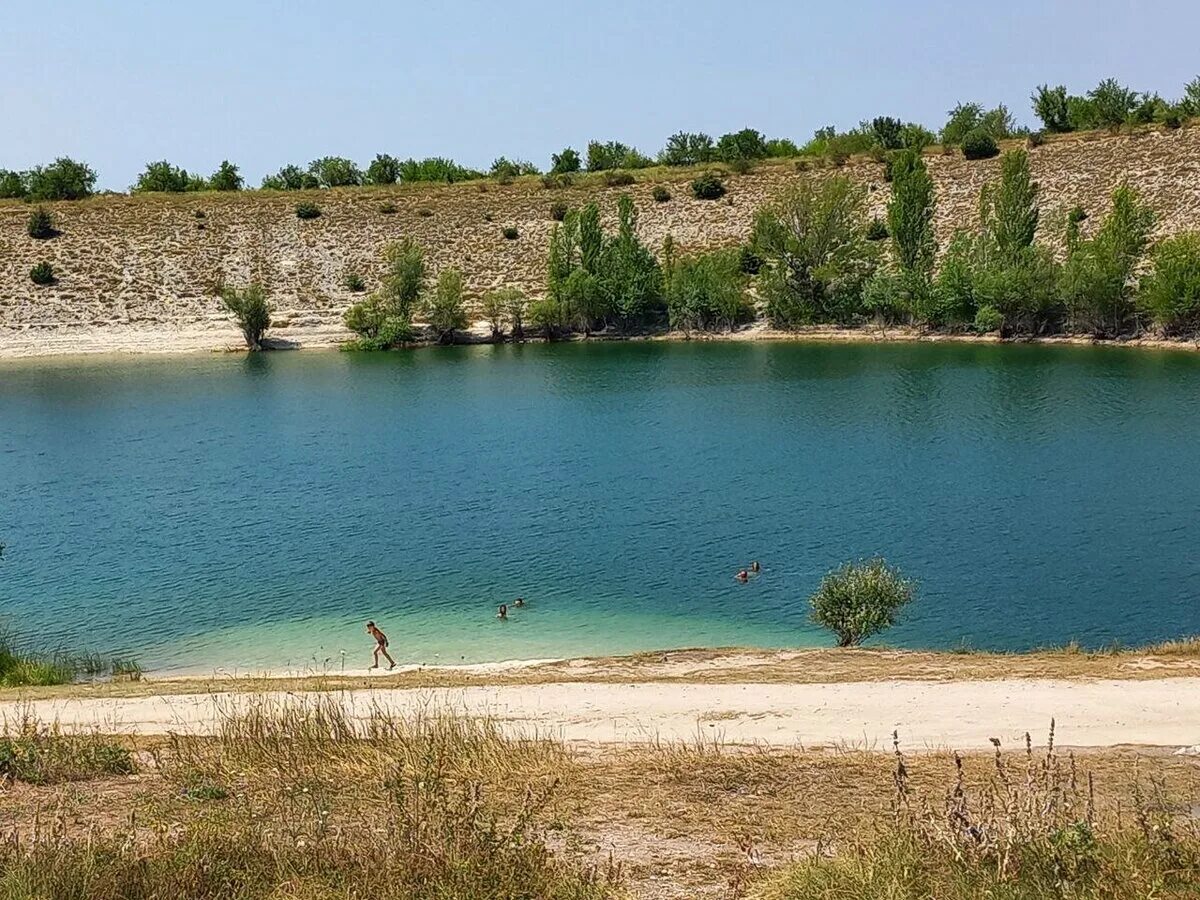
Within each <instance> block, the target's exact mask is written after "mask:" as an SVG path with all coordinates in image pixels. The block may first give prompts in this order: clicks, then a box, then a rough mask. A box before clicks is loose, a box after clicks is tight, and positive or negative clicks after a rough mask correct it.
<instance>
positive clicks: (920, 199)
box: [887, 150, 937, 282]
mask: <svg viewBox="0 0 1200 900" xmlns="http://www.w3.org/2000/svg"><path fill="white" fill-rule="evenodd" d="M934 203H935V201H934V196H933V179H932V178H930V177H929V170H928V168H927V167H926V166H925V160H924V159H922V158H921V155H920V154H919V153H916V152H915V151H912V150H903V151H901V152H900V153H898V154H897V155H896V158H895V160H894V161H893V163H892V199H891V202H890V203H889V204H888V213H887V220H888V234H889V235H891V238H892V250H893V252H894V253H895V254H896V262H897V264H898V265H899V266H900V270H901V271H902V272H903V273H905V274H906V275H909V276H911V277H913V278H916V279H920V280H923V281H926V282H928V280H929V278H930V276H931V274H932V271H933V258H934V255H935V254H936V253H937V242H936V240H935V238H934V233H933V213H934Z"/></svg>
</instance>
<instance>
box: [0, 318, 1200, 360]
mask: <svg viewBox="0 0 1200 900" xmlns="http://www.w3.org/2000/svg"><path fill="white" fill-rule="evenodd" d="M287 321H288V322H289V324H287V325H285V326H282V327H276V328H273V329H272V330H271V332H270V336H269V340H268V344H269V345H271V346H273V347H274V348H275V349H281V350H313V349H320V350H328V349H331V348H334V347H337V346H338V345H339V344H341V343H343V342H344V341H346V340H348V339H350V338H352V337H353V335H352V334H351V333H350V332H349V331H347V330H346V329H345V328H344V327H343V326H342V325H341V322H340V321H338V320H336V319H320V320H312V319H310V320H308V321H305V320H303V319H299V320H287ZM489 334H490V328H489V326H488V324H487V323H486V322H482V321H480V322H476V323H474V325H472V326H471V328H470V330H469V331H468V332H467V335H468V336H469V340H470V341H471V342H476V343H478V342H483V341H486V340H487V338H488V336H489ZM593 339H594V340H606V339H607V338H605V337H604V336H603V335H600V336H597V337H595V338H593ZM631 340H652V341H820V342H838V343H894V342H922V343H960V344H999V343H1027V344H1049V345H1069V346H1088V345H1096V346H1106V347H1137V348H1142V349H1153V350H1192V351H1195V350H1200V341H1167V340H1156V339H1153V338H1137V339H1131V340H1122V341H1096V340H1094V339H1092V338H1089V337H1083V336H1078V335H1053V336H1050V337H1042V338H1030V339H1021V340H1019V341H1012V342H1006V341H1002V340H1001V339H1000V338H999V337H998V336H996V335H994V334H982V335H980V334H939V333H927V332H922V331H920V330H918V329H914V328H888V329H879V328H874V327H867V328H827V327H813V328H806V329H802V330H800V331H777V330H775V329H772V328H768V327H767V326H766V323H764V322H759V323H757V324H755V325H752V326H750V327H747V328H743V329H742V330H740V331H737V332H735V333H733V334H702V333H694V334H690V335H689V334H684V333H682V332H672V333H670V334H659V335H648V336H639V337H634V338H631ZM244 349H245V347H244V345H243V342H242V337H241V333H240V332H239V331H238V330H237V328H236V327H235V326H234V325H233V323H232V322H231V321H227V320H225V319H213V320H210V321H202V322H195V323H189V324H157V325H132V324H131V325H121V324H112V325H78V326H76V325H46V326H28V327H21V328H13V327H7V328H5V327H0V359H5V358H21V357H47V356H71V355H94V354H104V353H111V354H139V355H142V354H144V355H163V354H174V353H222V352H240V351H243V350H244Z"/></svg>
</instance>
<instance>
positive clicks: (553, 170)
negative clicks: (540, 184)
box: [550, 147, 581, 175]
mask: <svg viewBox="0 0 1200 900" xmlns="http://www.w3.org/2000/svg"><path fill="white" fill-rule="evenodd" d="M580 165H581V162H580V159H579V154H578V153H577V152H576V151H575V150H572V149H571V148H570V147H567V148H565V149H564V150H563V151H562V152H561V153H552V154H550V174H551V175H570V174H572V173H574V172H578V171H579V169H580Z"/></svg>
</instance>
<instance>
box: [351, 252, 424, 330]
mask: <svg viewBox="0 0 1200 900" xmlns="http://www.w3.org/2000/svg"><path fill="white" fill-rule="evenodd" d="M383 260H384V266H385V272H384V275H383V280H382V284H381V287H380V289H379V291H377V292H376V293H374V294H371V295H370V296H369V297H367V298H365V299H363V300H360V301H359V302H358V303H355V304H354V305H352V306H351V307H350V308H349V309H347V310H346V313H345V315H344V316H343V321H344V322H345V323H346V327H347V328H349V329H350V330H351V331H353V332H354V333H355V334H357V335H358V336H359V340H358V341H357V342H356V343H355V344H353V345H352V348H353V349H360V350H385V349H387V348H389V347H394V346H396V345H398V344H402V343H406V342H408V341H410V340H412V338H413V330H412V315H413V310H414V309H415V307H416V304H417V302H418V301H419V299H420V297H421V293H422V291H423V290H424V288H425V254H424V253H423V251H422V250H421V248H420V246H418V245H417V244H416V243H415V242H414V241H412V240H411V239H407V238H406V239H405V240H403V241H401V242H400V243H396V244H389V245H388V246H387V247H386V248H385V249H384V251H383Z"/></svg>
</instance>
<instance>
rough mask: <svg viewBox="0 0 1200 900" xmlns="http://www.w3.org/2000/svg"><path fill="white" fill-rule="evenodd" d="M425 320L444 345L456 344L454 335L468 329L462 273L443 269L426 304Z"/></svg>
mask: <svg viewBox="0 0 1200 900" xmlns="http://www.w3.org/2000/svg"><path fill="white" fill-rule="evenodd" d="M424 311H425V318H426V319H427V320H428V321H429V327H430V328H432V329H433V333H434V334H435V335H437V339H438V341H439V342H440V343H443V344H452V343H454V333H455V332H457V331H461V330H462V329H464V328H466V327H467V324H468V323H467V311H466V307H465V306H464V305H463V277H462V272H460V271H459V270H458V269H455V268H449V269H443V270H442V271H441V273H440V274H439V275H438V279H437V285H436V286H435V287H434V289H433V293H432V294H430V295H429V297H428V299H427V300H426V302H425V310H424Z"/></svg>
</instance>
